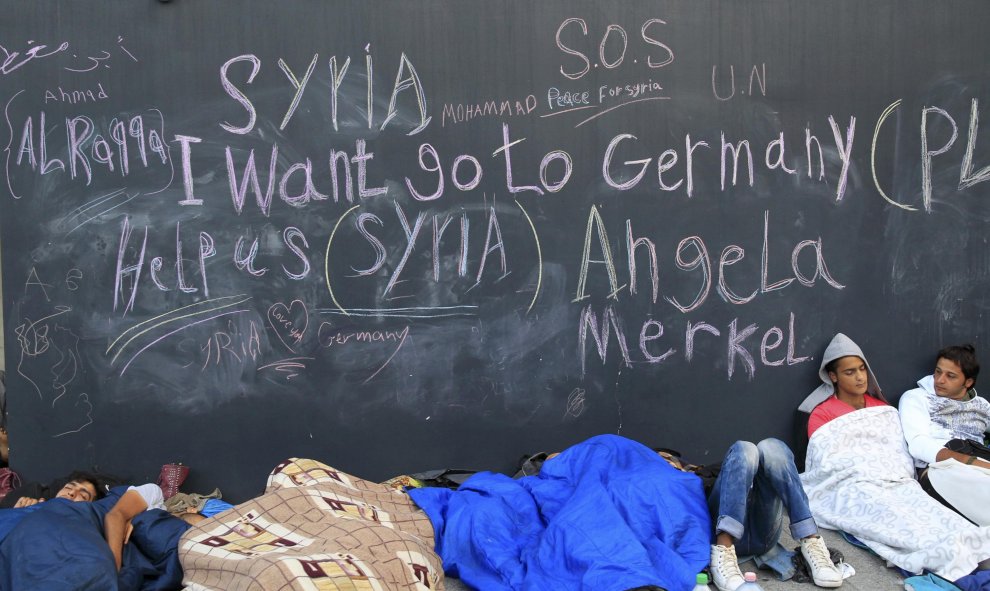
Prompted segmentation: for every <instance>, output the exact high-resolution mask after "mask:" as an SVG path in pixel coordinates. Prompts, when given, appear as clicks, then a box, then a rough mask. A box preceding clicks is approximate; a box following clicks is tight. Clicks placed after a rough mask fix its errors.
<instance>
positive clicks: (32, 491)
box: [0, 470, 106, 509]
mask: <svg viewBox="0 0 990 591" xmlns="http://www.w3.org/2000/svg"><path fill="white" fill-rule="evenodd" d="M56 482H65V484H63V485H62V486H60V487H56V486H54V485H53V486H49V487H41V486H38V485H37V483H29V484H26V485H24V486H21V487H18V488H17V489H14V490H13V491H11V492H10V494H8V495H7V496H8V497H12V498H11V499H10V503H8V505H9V506H3V507H0V508H2V509H8V508H20V507H30V506H31V505H37V504H38V503H43V502H45V500H46V497H47V496H48V495H49V493H48V492H46V491H48V490H55V491H57V492H55V494H54V495H52V496H51V497H49V498H56V499H68V500H70V501H77V502H89V501H96V500H99V499H102V498H103V497H104V496H106V491H105V490H104V488H103V487H102V486H101V484H100V481H99V479H98V478H97V477H96V476H95V475H93V474H90V473H89V472H82V471H78V470H77V471H75V472H73V473H71V474H69V475H68V476H66V477H65V478H64V479H59V480H58V481H56ZM32 495H37V496H32Z"/></svg>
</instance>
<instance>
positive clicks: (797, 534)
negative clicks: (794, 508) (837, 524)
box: [791, 517, 818, 540]
mask: <svg viewBox="0 0 990 591" xmlns="http://www.w3.org/2000/svg"><path fill="white" fill-rule="evenodd" d="M817 533H818V524H817V523H815V519H814V518H813V517H809V518H807V519H802V520H801V521H798V522H796V523H792V524H791V537H792V538H794V539H795V540H800V539H802V538H807V537H808V536H813V535H815V534H817Z"/></svg>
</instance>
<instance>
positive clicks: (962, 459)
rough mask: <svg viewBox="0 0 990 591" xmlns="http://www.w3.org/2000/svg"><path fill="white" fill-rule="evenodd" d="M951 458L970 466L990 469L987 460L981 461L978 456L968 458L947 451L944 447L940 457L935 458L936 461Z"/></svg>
mask: <svg viewBox="0 0 990 591" xmlns="http://www.w3.org/2000/svg"><path fill="white" fill-rule="evenodd" d="M949 458H952V459H953V460H955V461H957V462H961V463H963V464H967V465H970V466H978V467H980V468H987V469H990V462H988V461H986V460H981V459H979V458H977V457H976V456H968V455H966V454H964V453H962V452H958V451H952V450H951V449H946V448H944V447H943V448H942V449H940V450H938V455H936V456H935V459H936V460H938V461H942V460H948V459H949Z"/></svg>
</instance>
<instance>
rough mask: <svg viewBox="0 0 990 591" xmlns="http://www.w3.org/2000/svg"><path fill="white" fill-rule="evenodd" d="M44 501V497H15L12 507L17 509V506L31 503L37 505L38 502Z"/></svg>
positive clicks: (25, 505) (27, 505)
mask: <svg viewBox="0 0 990 591" xmlns="http://www.w3.org/2000/svg"><path fill="white" fill-rule="evenodd" d="M44 502H45V499H32V498H31V497H21V498H19V499H17V502H16V503H14V508H15V509H17V508H18V507H30V506H31V505H37V504H38V503H44Z"/></svg>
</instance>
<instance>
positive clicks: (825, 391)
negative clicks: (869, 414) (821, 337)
mask: <svg viewBox="0 0 990 591" xmlns="http://www.w3.org/2000/svg"><path fill="white" fill-rule="evenodd" d="M850 355H855V356H856V357H859V358H860V359H862V360H863V363H865V364H866V373H867V376H868V377H867V384H866V392H867V394H869V395H870V396H873V397H874V398H877V399H879V400H883V401H884V402H887V399H886V398H884V397H883V392H881V391H880V386H879V385H878V384H877V378H876V376H875V375H873V370H872V369H870V362H869V361H867V360H866V356H865V355H863V350H862V349H860V348H859V345H857V344H856V343H855V342H853V340H852V339H850V338H849V337H847V336H846V335H844V334H842V333H841V332H840V333H837V334H836V335H835V336H834V337H832V342H830V343H829V344H828V347H825V355H823V356H822V364H821V366H820V367H819V368H818V377H819V378H821V380H822V385H821V386H818V387H817V388H815V391H814V392H812V393H811V394H810V395H809V396H808V397H807V398H805V399H804V402H802V403H801V406H799V407H798V410H799V411H801V412H806V413H810V412H811V411H813V410H815V407H816V406H818V405H819V404H821V403H823V402H825V401H826V400H828V399H829V397H831V396H832V395H833V394H835V385H834V384H832V379H831V378H829V377H828V371H826V370H825V366H826V365H828V364H829V363H831V362H832V361H834V360H836V359H839V358H840V357H848V356H850Z"/></svg>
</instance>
